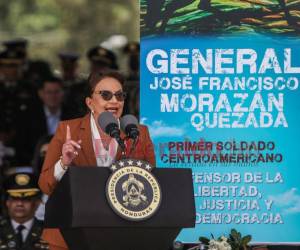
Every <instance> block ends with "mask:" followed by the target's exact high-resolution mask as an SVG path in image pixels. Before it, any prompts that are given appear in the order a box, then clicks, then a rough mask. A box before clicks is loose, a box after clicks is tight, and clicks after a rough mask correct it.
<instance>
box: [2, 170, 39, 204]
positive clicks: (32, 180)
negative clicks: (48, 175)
mask: <svg viewBox="0 0 300 250" xmlns="http://www.w3.org/2000/svg"><path fill="white" fill-rule="evenodd" d="M15 169H16V170H15V172H14V173H11V174H9V175H8V176H7V177H6V179H5V180H4V189H5V190H6V192H7V194H8V195H9V196H10V197H14V198H28V197H34V196H39V195H40V189H39V187H38V178H37V176H36V175H35V174H34V173H33V171H31V169H30V168H28V169H29V170H28V169H27V168H25V167H22V168H15Z"/></svg>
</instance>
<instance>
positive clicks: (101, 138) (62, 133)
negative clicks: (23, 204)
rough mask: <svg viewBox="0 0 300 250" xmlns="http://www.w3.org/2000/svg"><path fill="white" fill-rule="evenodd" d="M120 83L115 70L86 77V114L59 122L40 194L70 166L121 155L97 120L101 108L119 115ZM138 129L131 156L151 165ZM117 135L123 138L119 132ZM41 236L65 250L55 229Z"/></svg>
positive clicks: (54, 249)
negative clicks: (87, 110) (87, 111)
mask: <svg viewBox="0 0 300 250" xmlns="http://www.w3.org/2000/svg"><path fill="white" fill-rule="evenodd" d="M123 84H124V78H123V76H122V75H121V74H120V73H118V72H116V71H107V72H93V73H92V74H91V75H90V76H89V79H88V86H87V88H88V91H87V93H86V98H85V102H86V105H87V106H88V109H89V113H88V114H87V115H85V116H84V117H82V118H78V119H73V120H67V121H63V122H60V124H59V126H58V128H57V130H56V133H55V135H54V137H53V139H52V141H51V143H50V145H49V149H48V152H47V155H46V158H45V162H44V165H43V168H42V172H41V175H40V179H39V185H40V188H41V189H42V191H43V192H44V193H46V194H48V195H51V193H52V192H53V190H54V188H55V186H56V184H57V182H59V181H60V180H61V178H62V177H63V175H64V174H65V172H66V171H67V169H68V168H69V167H71V166H99V167H100V166H101V167H108V166H110V165H111V163H113V162H114V161H116V160H119V159H120V158H121V150H120V148H119V146H118V143H117V142H116V140H115V139H113V138H111V137H110V136H108V135H107V134H105V133H104V132H103V131H102V130H101V128H100V126H99V125H98V122H97V121H98V117H99V115H100V114H101V113H102V112H105V111H109V112H111V113H112V114H113V116H114V117H115V118H117V119H119V118H120V117H121V115H122V112H123V107H124V100H125V97H126V93H125V92H124V91H123V87H122V86H123ZM139 132H140V135H139V138H138V141H137V143H136V148H135V150H134V151H133V152H132V154H131V158H135V159H141V160H144V161H148V162H149V163H150V164H152V165H153V166H155V155H154V149H153V144H152V141H151V139H150V136H149V132H148V129H147V127H146V126H143V125H139ZM121 137H124V135H122V132H121ZM62 208H63V206H62ZM43 238H44V240H46V241H47V242H48V243H49V245H50V250H65V249H68V247H67V245H66V243H65V241H64V239H63V237H62V235H61V234H60V232H59V230H58V229H50V228H49V229H44V232H43Z"/></svg>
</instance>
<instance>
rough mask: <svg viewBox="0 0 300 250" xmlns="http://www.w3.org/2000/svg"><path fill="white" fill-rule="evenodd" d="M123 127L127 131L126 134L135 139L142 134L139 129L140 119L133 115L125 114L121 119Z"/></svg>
mask: <svg viewBox="0 0 300 250" xmlns="http://www.w3.org/2000/svg"><path fill="white" fill-rule="evenodd" d="M120 124H121V129H122V130H123V131H124V132H125V134H126V135H127V136H128V137H129V138H131V139H133V140H136V139H137V138H138V136H139V134H140V131H139V129H138V120H137V118H136V117H135V116H133V115H124V116H123V117H122V118H121V120H120Z"/></svg>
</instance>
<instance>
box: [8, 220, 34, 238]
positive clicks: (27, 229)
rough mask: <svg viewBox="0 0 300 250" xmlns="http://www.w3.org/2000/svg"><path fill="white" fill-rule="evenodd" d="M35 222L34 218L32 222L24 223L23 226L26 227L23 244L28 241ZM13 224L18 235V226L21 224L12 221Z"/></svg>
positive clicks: (23, 232)
mask: <svg viewBox="0 0 300 250" xmlns="http://www.w3.org/2000/svg"><path fill="white" fill-rule="evenodd" d="M33 221H34V218H32V219H31V220H29V221H27V222H25V223H23V224H22V225H23V226H24V227H25V228H24V229H23V230H22V240H23V242H25V241H26V238H27V236H28V234H29V232H30V230H31V228H32V225H33ZM11 224H12V226H13V229H14V230H15V233H16V234H17V233H18V229H17V228H18V226H19V225H20V223H18V222H16V221H15V220H11Z"/></svg>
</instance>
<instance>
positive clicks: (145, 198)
mask: <svg viewBox="0 0 300 250" xmlns="http://www.w3.org/2000/svg"><path fill="white" fill-rule="evenodd" d="M110 169H111V170H112V174H111V176H110V177H109V179H108V181H107V184H106V197H107V200H108V202H109V204H110V206H111V208H112V209H113V210H114V212H115V213H117V214H118V215H119V216H121V217H122V218H124V219H126V220H131V221H141V220H145V219H148V218H150V217H151V216H153V215H154V214H155V212H156V211H157V210H158V208H159V206H160V203H161V189H160V185H159V183H158V181H157V179H156V178H155V176H154V175H153V174H152V173H151V170H152V169H153V166H151V165H150V164H149V163H147V162H145V161H141V160H133V159H124V160H120V161H117V162H115V163H114V164H112V165H111V167H110Z"/></svg>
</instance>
